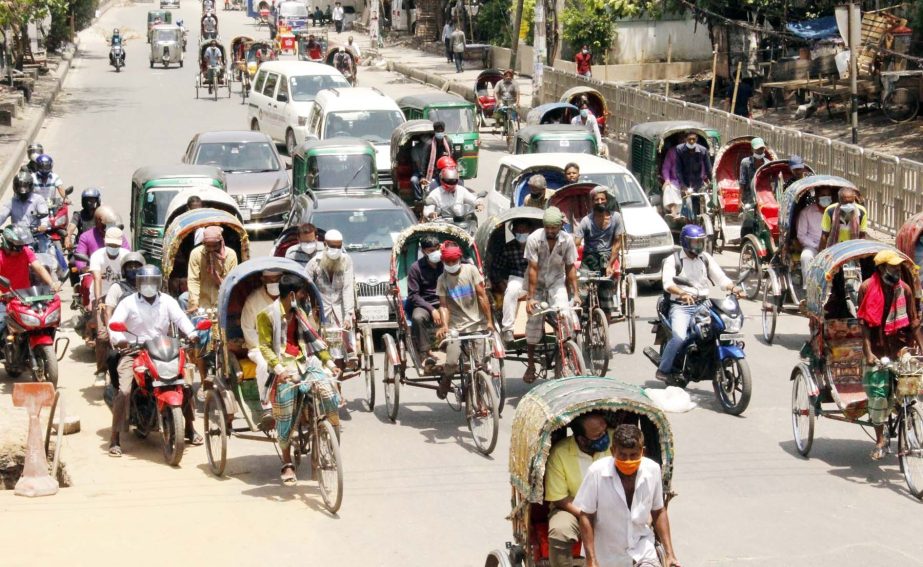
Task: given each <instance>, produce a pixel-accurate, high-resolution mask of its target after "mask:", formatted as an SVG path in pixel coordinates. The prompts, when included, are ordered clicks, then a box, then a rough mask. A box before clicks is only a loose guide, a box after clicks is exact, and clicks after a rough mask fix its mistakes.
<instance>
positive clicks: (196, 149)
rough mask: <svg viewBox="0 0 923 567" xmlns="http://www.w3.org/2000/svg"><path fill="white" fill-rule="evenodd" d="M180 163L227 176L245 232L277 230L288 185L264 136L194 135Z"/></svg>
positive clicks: (287, 201) (282, 218) (287, 202)
mask: <svg viewBox="0 0 923 567" xmlns="http://www.w3.org/2000/svg"><path fill="white" fill-rule="evenodd" d="M183 163H190V164H197V165H213V166H215V167H218V168H219V169H221V170H222V171H224V173H225V174H226V176H227V190H228V193H229V194H230V195H231V196H232V197H234V199H235V200H236V201H237V205H238V207H239V208H240V214H241V216H242V217H243V219H244V226H245V227H246V228H247V230H248V231H253V232H258V231H262V230H270V229H278V228H282V226H284V225H285V214H286V213H287V212H288V211H289V209H290V208H291V204H292V184H291V180H290V179H289V174H288V171H287V168H286V166H285V164H284V162H283V161H282V158H281V157H280V156H279V151H278V150H277V149H276V145H275V144H274V143H273V141H272V140H271V139H270V138H269V136H267V135H266V134H262V133H260V132H251V131H249V130H222V131H218V132H203V133H201V134H196V135H195V137H193V138H192V141H191V142H189V147H188V148H186V153H185V155H183Z"/></svg>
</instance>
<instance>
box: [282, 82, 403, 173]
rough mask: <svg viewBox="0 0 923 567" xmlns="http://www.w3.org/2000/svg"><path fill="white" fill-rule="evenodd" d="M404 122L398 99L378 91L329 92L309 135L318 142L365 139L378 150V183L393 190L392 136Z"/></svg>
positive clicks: (321, 96)
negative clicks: (338, 139) (391, 187)
mask: <svg viewBox="0 0 923 567" xmlns="http://www.w3.org/2000/svg"><path fill="white" fill-rule="evenodd" d="M404 122H406V119H405V118H404V114H403V113H402V112H401V109H400V107H398V105H397V103H396V102H395V101H394V99H392V98H391V97H388V96H386V95H385V94H384V93H382V92H381V91H380V90H378V89H375V88H368V87H354V88H348V89H329V90H326V91H321V92H319V93H317V97H316V98H315V99H314V104H313V106H312V108H311V111H310V114H309V115H308V122H307V124H308V126H307V129H306V134H305V135H306V136H307V137H308V138H311V139H317V140H329V139H331V138H361V139H363V140H365V141H367V142H369V143H371V144H372V145H373V146H374V147H375V166H376V168H377V169H378V182H379V183H380V184H381V185H383V186H390V185H391V184H392V180H391V133H392V132H394V129H395V128H397V127H398V126H400V125H401V124H403V123H404ZM299 143H300V142H299Z"/></svg>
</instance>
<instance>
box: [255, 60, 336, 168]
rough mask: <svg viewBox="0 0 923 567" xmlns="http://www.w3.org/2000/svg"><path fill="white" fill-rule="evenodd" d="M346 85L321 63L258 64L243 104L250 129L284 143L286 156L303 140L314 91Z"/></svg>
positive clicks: (276, 62) (285, 62)
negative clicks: (247, 102) (247, 96)
mask: <svg viewBox="0 0 923 567" xmlns="http://www.w3.org/2000/svg"><path fill="white" fill-rule="evenodd" d="M330 88H343V89H348V88H350V86H349V82H347V81H346V78H345V77H343V75H342V74H341V73H340V72H339V71H337V70H336V69H334V68H333V67H331V66H330V65H324V64H323V63H312V62H310V61H267V62H265V63H263V64H262V65H260V69H259V71H257V73H256V77H255V78H254V81H253V88H252V89H251V92H250V103H249V104H248V105H247V122H248V123H249V125H250V129H251V130H258V131H260V132H263V133H265V134H268V135H269V136H270V137H271V138H272V139H273V140H274V141H275V142H277V143H280V144H282V143H284V144H285V149H286V150H287V151H288V155H292V152H293V151H295V148H296V147H298V145H299V144H301V143H302V142H304V140H305V128H304V127H305V124H307V120H308V113H309V112H310V110H311V106H312V103H313V102H314V97H315V96H317V93H318V92H320V91H322V90H324V89H330Z"/></svg>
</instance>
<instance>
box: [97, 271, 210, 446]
mask: <svg viewBox="0 0 923 567" xmlns="http://www.w3.org/2000/svg"><path fill="white" fill-rule="evenodd" d="M162 281H163V274H162V273H161V272H160V268H158V267H157V266H151V265H148V266H144V267H143V268H141V269H140V270H138V272H137V276H136V279H135V282H136V283H137V286H138V290H139V291H138V293H134V294H131V295H129V296H128V297H126V298H125V299H123V300H122V301H121V303H119V304H118V307H116V308H115V312H114V313H113V314H112V318H111V321H110V324H111V323H115V322H118V323H124V324H125V326H126V328H127V331H128V332H127V333H122V332H118V331H111V330H110V332H109V340H110V342H111V343H112V346H113V347H115V348H116V349H119V350H123V349H124V348H125V347H126V346H128V344H129V337H131V338H132V339H134V340H136V341H138V342H139V343H142V344H143V343H144V342H146V341H148V340H150V339H154V338H157V337H160V336H166V335H167V334H168V333H169V331H170V326H171V325H175V326H176V327H177V328H179V331H180V332H181V333H182V334H183V335H185V336H186V337H188V338H190V339H197V338H198V336H199V335H198V334H197V333H196V330H195V326H194V325H193V324H192V321H190V320H189V317H187V316H186V314H185V313H183V310H182V309H180V307H179V304H178V303H177V302H176V300H175V299H173V298H172V297H170V296H169V295H167V294H165V293H161V292H160V284H161V282H162ZM135 356H136V355H135V354H129V353H123V354H120V356H119V361H118V366H117V382H118V388H117V390H118V391H117V392H116V395H115V400H114V401H113V403H112V433H111V436H110V439H109V456H110V457H121V456H122V447H121V440H120V438H119V433H120V432H121V431H122V429H123V428H124V427H125V426H126V419H127V418H128V410H129V402H130V399H129V395H130V394H131V385H132V383H133V382H134V362H135ZM192 398H193V397H192V395H191V394H189V392H186V395H185V396H184V397H183V399H184V403H183V417H185V422H186V439H187V440H188V441H189V442H190V443H191V444H193V445H201V444H202V443H203V441H202V436H201V435H199V434H198V433H196V430H195V426H194V423H195V415H194V412H193V408H192Z"/></svg>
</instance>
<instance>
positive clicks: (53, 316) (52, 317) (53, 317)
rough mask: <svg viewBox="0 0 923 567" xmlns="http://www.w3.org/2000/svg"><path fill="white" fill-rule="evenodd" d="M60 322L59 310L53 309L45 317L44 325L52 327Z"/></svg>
mask: <svg viewBox="0 0 923 567" xmlns="http://www.w3.org/2000/svg"><path fill="white" fill-rule="evenodd" d="M60 320H61V310H60V309H55V310H54V311H52V312H51V313H49V314H48V316H47V317H45V324H46V325H54V324H55V323H57V322H58V321H60Z"/></svg>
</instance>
